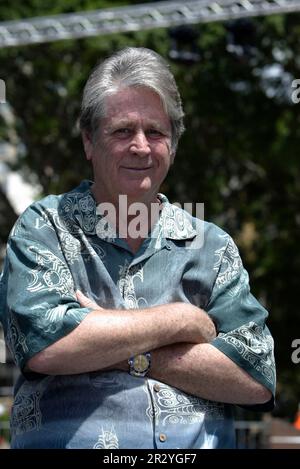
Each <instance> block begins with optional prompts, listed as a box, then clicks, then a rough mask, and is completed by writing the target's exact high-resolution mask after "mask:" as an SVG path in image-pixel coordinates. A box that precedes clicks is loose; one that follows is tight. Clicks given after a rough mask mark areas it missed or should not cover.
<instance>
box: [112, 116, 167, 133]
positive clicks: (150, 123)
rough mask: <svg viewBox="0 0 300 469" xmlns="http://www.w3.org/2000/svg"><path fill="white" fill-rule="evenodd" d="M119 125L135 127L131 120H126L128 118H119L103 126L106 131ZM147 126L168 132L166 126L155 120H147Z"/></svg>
mask: <svg viewBox="0 0 300 469" xmlns="http://www.w3.org/2000/svg"><path fill="white" fill-rule="evenodd" d="M120 127H129V128H133V127H135V122H132V121H131V120H128V119H120V120H117V121H115V122H112V123H111V124H109V125H107V126H105V128H106V129H107V130H108V131H112V130H114V129H117V128H120ZM147 127H150V128H154V129H155V130H161V131H162V132H169V129H168V128H167V127H165V126H162V125H160V124H159V123H158V122H156V121H155V120H150V121H148V122H147Z"/></svg>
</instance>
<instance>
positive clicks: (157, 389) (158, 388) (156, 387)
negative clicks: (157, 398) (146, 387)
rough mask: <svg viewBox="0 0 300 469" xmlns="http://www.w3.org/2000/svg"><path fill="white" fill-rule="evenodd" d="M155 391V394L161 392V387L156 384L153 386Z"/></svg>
mask: <svg viewBox="0 0 300 469" xmlns="http://www.w3.org/2000/svg"><path fill="white" fill-rule="evenodd" d="M153 389H154V391H155V392H159V391H160V385H159V384H157V383H155V384H154V386H153Z"/></svg>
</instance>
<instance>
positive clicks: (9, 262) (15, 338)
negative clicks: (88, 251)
mask: <svg viewBox="0 0 300 469" xmlns="http://www.w3.org/2000/svg"><path fill="white" fill-rule="evenodd" d="M0 292H1V320H2V323H3V327H4V332H5V337H6V342H7V345H8V347H9V349H10V351H11V353H12V355H13V357H14V359H15V362H16V364H17V365H18V366H19V367H20V368H21V369H22V368H24V366H25V364H26V362H27V361H28V360H29V359H30V358H31V357H32V356H33V355H35V354H36V353H38V352H40V351H41V350H43V349H45V348H46V347H48V346H49V345H51V344H53V343H54V342H56V341H57V340H59V339H61V338H62V337H64V336H65V335H67V334H68V333H69V332H71V331H72V330H73V329H74V328H75V327H77V326H78V324H79V323H80V322H81V321H82V320H83V319H84V317H85V316H86V315H87V314H88V313H89V312H90V311H91V309H89V308H81V307H80V304H79V303H78V302H77V300H76V296H75V291H74V284H73V279H72V275H71V273H70V270H69V268H68V265H67V263H66V261H65V259H64V257H63V254H62V252H61V250H60V249H59V245H58V240H57V238H56V236H55V234H54V233H53V235H52V237H51V238H50V237H49V242H48V244H47V245H46V244H43V243H42V242H40V241H38V240H34V241H33V240H30V239H27V238H24V237H20V236H11V238H10V239H9V242H8V246H7V256H6V259H5V265H4V271H3V274H2V276H1V283H0Z"/></svg>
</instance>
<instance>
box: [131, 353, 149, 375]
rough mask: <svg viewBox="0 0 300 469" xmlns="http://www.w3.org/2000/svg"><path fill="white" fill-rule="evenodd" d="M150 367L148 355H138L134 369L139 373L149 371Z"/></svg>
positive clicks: (135, 358) (134, 361)
mask: <svg viewBox="0 0 300 469" xmlns="http://www.w3.org/2000/svg"><path fill="white" fill-rule="evenodd" d="M148 366H149V360H148V358H147V357H146V355H137V356H136V357H134V360H133V368H134V369H135V370H136V371H138V372H140V373H141V372H143V371H145V370H147V368H148Z"/></svg>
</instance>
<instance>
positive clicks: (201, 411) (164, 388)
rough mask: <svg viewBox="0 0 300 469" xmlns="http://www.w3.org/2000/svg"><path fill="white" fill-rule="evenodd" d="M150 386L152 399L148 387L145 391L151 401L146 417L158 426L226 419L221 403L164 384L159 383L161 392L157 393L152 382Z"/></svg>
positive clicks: (149, 383) (150, 381)
mask: <svg viewBox="0 0 300 469" xmlns="http://www.w3.org/2000/svg"><path fill="white" fill-rule="evenodd" d="M148 386H149V387H150V391H151V396H152V398H151V399H150V395H149V392H148V387H147V385H146V386H145V387H144V391H145V392H146V393H147V395H148V399H149V406H148V408H147V410H146V415H147V416H148V418H149V419H150V421H153V418H155V421H156V424H160V423H161V424H162V425H177V424H184V425H188V424H194V423H197V422H198V423H200V422H203V419H204V416H205V418H206V419H207V420H222V419H224V405H223V404H221V403H217V402H213V401H208V400H205V399H200V398H199V397H196V396H191V395H189V394H185V393H184V392H182V391H179V390H178V389H175V388H172V387H170V386H168V385H167V384H163V383H159V391H156V390H155V389H154V386H155V382H153V381H152V380H149V381H148Z"/></svg>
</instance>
